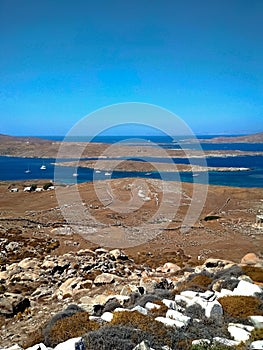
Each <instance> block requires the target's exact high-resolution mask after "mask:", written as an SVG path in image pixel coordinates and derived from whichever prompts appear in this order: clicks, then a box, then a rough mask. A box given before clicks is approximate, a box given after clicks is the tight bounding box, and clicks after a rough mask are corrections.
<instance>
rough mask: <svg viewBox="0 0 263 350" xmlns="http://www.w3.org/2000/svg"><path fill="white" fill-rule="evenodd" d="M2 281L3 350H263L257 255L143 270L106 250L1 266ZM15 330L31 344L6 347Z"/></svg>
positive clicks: (262, 277) (262, 274)
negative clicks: (32, 325)
mask: <svg viewBox="0 0 263 350" xmlns="http://www.w3.org/2000/svg"><path fill="white" fill-rule="evenodd" d="M246 261H249V264H246ZM244 262H245V263H244ZM0 282H1V284H0V286H1V291H2V292H1V294H0V315H2V317H5V318H6V319H7V321H6V322H7V323H4V324H3V326H2V331H3V335H4V337H5V340H4V341H3V342H2V346H6V347H5V348H0V349H1V350H2V349H8V350H22V349H27V350H39V349H40V350H46V349H55V350H71V349H72V350H99V349H102V350H103V349H107V350H113V349H115V350H173V349H179V350H180V349H222V350H223V349H229V348H230V349H231V348H232V349H234V348H237V347H238V346H239V348H238V349H251V350H252V349H263V289H262V282H263V264H262V260H260V259H259V258H258V257H256V259H254V260H253V261H252V259H251V256H250V257H248V259H247V260H246V259H244V258H243V259H242V264H235V263H233V262H231V261H226V260H220V259H208V260H206V261H205V262H204V264H202V265H200V266H196V267H191V266H188V267H186V268H183V269H180V268H179V267H178V266H177V265H175V264H174V263H166V264H165V265H164V266H162V267H159V268H157V269H150V268H148V269H147V271H145V269H144V268H143V267H142V266H138V265H136V264H135V263H134V262H133V261H132V260H131V259H129V258H128V256H127V255H126V254H125V253H124V252H122V251H121V250H119V249H115V250H111V251H108V250H105V249H102V248H100V249H97V250H95V251H92V250H80V251H79V252H78V253H76V254H73V253H67V254H64V255H62V256H51V255H48V256H46V257H45V258H44V259H42V260H38V259H36V258H32V259H30V258H26V259H23V260H21V261H20V262H19V263H13V264H10V265H5V267H4V268H2V271H1V272H0ZM44 305H45V308H46V313H44V312H43V310H41V307H42V308H43V306H44ZM47 305H49V308H48V306H47ZM53 306H54V307H53ZM43 309H44V308H43ZM61 310H63V311H61ZM52 311H53V316H52ZM57 311H59V312H57ZM38 312H41V314H38ZM42 316H44V317H42ZM34 319H36V320H37V322H36V323H35V324H34V327H31V328H30V327H29V324H30V322H31V323H34V322H33V321H34ZM8 320H15V322H16V324H15V323H13V328H12V327H11V328H8V327H7V325H8ZM40 320H41V321H40ZM19 322H20V323H21V325H22V324H23V327H25V328H24V330H25V334H26V336H25V337H24V338H23V337H21V338H20V339H18V341H17V342H16V343H17V344H18V345H13V346H11V347H10V344H14V343H15V342H14V339H15V337H14V334H12V332H11V331H10V329H12V331H13V333H14V330H15V327H20V325H19ZM23 322H24V323H23ZM40 323H42V325H41V327H40ZM23 327H22V326H21V329H22V328H23ZM26 327H28V328H30V331H29V329H28V328H27V329H26ZM8 332H9V333H8ZM0 345H1V343H0ZM8 346H9V347H8Z"/></svg>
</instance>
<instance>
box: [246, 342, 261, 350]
mask: <svg viewBox="0 0 263 350" xmlns="http://www.w3.org/2000/svg"><path fill="white" fill-rule="evenodd" d="M249 349H250V350H263V340H256V341H253V342H252V343H251V344H250V347H249Z"/></svg>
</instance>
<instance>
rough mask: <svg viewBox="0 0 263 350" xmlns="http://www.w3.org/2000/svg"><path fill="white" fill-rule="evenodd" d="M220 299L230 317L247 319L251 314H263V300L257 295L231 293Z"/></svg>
mask: <svg viewBox="0 0 263 350" xmlns="http://www.w3.org/2000/svg"><path fill="white" fill-rule="evenodd" d="M218 301H219V302H220V304H221V305H222V307H223V310H224V312H225V313H226V314H227V315H228V316H230V317H235V318H240V319H245V318H247V317H248V316H251V315H263V311H262V301H261V300H260V299H258V298H256V297H252V296H239V295H231V296H226V297H223V298H219V299H218Z"/></svg>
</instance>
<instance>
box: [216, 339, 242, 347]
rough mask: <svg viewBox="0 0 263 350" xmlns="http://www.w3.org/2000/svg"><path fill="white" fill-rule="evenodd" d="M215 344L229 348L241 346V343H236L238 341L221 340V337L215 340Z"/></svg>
mask: <svg viewBox="0 0 263 350" xmlns="http://www.w3.org/2000/svg"><path fill="white" fill-rule="evenodd" d="M213 342H215V343H219V344H223V345H227V346H236V345H238V344H239V342H238V341H236V340H231V339H227V338H221V337H215V338H213Z"/></svg>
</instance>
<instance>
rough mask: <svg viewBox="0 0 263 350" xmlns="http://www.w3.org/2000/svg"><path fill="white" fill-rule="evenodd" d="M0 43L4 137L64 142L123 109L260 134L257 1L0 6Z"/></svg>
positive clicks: (10, 2) (262, 8) (28, 1)
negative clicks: (102, 113) (152, 108)
mask: <svg viewBox="0 0 263 350" xmlns="http://www.w3.org/2000/svg"><path fill="white" fill-rule="evenodd" d="M0 40H1V41H0V42H1V50H0V67H1V77H0V99H1V103H0V116H1V128H0V133H7V134H13V135H63V134H66V133H67V132H68V131H69V129H70V128H71V127H72V126H73V125H74V124H75V123H77V122H78V121H79V120H80V119H81V118H83V116H85V115H87V114H89V113H91V112H93V111H94V110H96V109H98V108H101V107H105V106H107V105H110V104H116V103H124V102H143V103H150V104H155V105H158V106H161V107H163V108H166V109H168V110H170V111H172V112H173V113H175V114H177V115H178V116H180V117H181V118H182V119H183V120H184V121H185V123H187V124H188V125H189V127H190V128H191V129H192V130H193V131H194V132H195V133H197V134H203V133H215V134H216V133H229V134H233V133H253V132H259V131H263V1H261V0H220V1H218V0H184V1H181V0H180V1H177V0H162V1H161V0H133V1H129V0H125V1H124V0H110V1H109V0H96V1H93V0H83V1H82V0H74V1H73V0H37V1H36V0H0ZM142 122H143V120H142ZM92 130H93V125H90V130H89V131H90V133H92V132H93V131H92Z"/></svg>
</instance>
